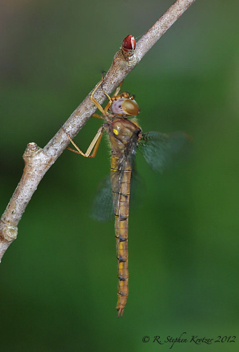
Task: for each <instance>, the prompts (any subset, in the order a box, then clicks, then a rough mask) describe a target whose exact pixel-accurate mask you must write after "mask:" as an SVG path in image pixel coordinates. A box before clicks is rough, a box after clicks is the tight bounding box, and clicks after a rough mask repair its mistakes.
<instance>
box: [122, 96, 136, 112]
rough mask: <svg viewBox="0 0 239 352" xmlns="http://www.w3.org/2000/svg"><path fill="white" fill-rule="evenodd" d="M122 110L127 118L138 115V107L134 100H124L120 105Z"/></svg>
mask: <svg viewBox="0 0 239 352" xmlns="http://www.w3.org/2000/svg"><path fill="white" fill-rule="evenodd" d="M122 109H123V110H124V111H125V113H126V114H127V115H129V116H137V115H138V114H139V106H138V104H137V103H136V101H135V100H131V99H125V100H124V101H123V103H122Z"/></svg>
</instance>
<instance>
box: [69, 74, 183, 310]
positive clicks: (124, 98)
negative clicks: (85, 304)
mask: <svg viewBox="0 0 239 352" xmlns="http://www.w3.org/2000/svg"><path fill="white" fill-rule="evenodd" d="M102 83H103V80H102V81H101V82H100V83H99V84H98V85H97V86H96V88H95V89H94V90H93V92H92V94H91V100H92V101H93V103H94V104H95V105H96V106H97V108H98V109H99V110H100V112H101V113H102V115H97V114H94V115H93V116H94V117H97V118H101V119H104V120H105V123H104V124H103V125H102V126H101V127H100V128H99V130H98V132H97V134H96V136H95V137H94V139H93V141H92V142H91V144H90V146H89V148H88V149H87V151H86V153H83V152H82V151H81V150H80V149H79V148H78V147H77V146H76V144H75V143H74V142H73V141H72V139H71V138H70V136H69V135H68V134H67V135H68V137H69V139H70V140H71V142H72V144H73V145H74V146H75V148H76V150H73V149H70V148H68V149H70V150H72V151H74V152H76V153H78V154H81V155H83V156H85V157H94V156H95V155H96V151H97V149H98V147H99V144H100V140H101V137H102V134H103V131H106V132H107V134H108V136H109V140H110V147H111V154H112V156H111V169H110V181H109V179H107V180H106V181H107V187H108V186H109V185H110V186H111V191H110V192H107V187H104V188H103V190H104V191H103V192H102V194H101V193H100V194H99V195H98V197H97V202H96V204H97V203H98V205H99V209H100V215H99V217H97V216H96V217H95V218H98V219H99V220H104V218H108V211H109V209H112V211H113V213H114V216H115V237H116V251H117V259H118V280H119V282H118V302H117V306H116V309H117V310H118V317H119V316H122V315H123V312H124V308H125V305H126V302H127V297H128V279H129V274H128V220H129V200H130V184H131V175H132V172H133V171H134V159H135V154H136V150H137V149H138V150H139V151H140V152H141V153H142V154H143V156H144V157H145V160H146V161H147V162H148V164H149V166H150V167H151V168H152V169H153V170H155V171H159V172H161V171H163V169H164V167H165V166H166V165H167V164H170V163H171V161H172V160H173V157H174V156H175V155H177V153H178V151H179V150H180V149H182V147H183V146H184V145H185V143H186V142H187V140H188V138H187V136H186V135H185V134H183V133H176V134H174V135H171V136H168V135H166V134H163V133H160V132H147V133H142V130H141V128H140V126H139V125H138V123H137V122H136V120H133V119H132V120H129V119H128V118H127V117H129V116H137V115H138V114H139V106H138V104H137V103H136V101H135V100H134V97H133V96H130V95H129V94H128V93H126V92H124V93H121V94H119V91H120V86H119V87H118V88H117V89H116V92H115V94H114V95H113V97H110V96H109V95H108V94H106V93H105V95H106V96H107V98H108V99H109V101H108V103H107V105H106V107H105V108H104V109H103V108H102V106H101V105H100V104H99V103H98V101H97V100H96V99H95V98H94V93H95V91H96V90H97V89H98V88H99V87H100V86H101V85H102ZM107 198H110V201H111V204H112V205H113V206H111V207H110V208H109V207H108V204H109V201H107ZM105 204H107V207H106V208H104V206H105ZM110 211H111V210H110Z"/></svg>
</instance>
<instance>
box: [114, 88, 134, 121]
mask: <svg viewBox="0 0 239 352" xmlns="http://www.w3.org/2000/svg"><path fill="white" fill-rule="evenodd" d="M111 111H112V113H113V114H116V115H119V116H137V115H138V114H139V106H138V104H137V103H136V101H135V100H134V97H133V96H131V97H130V96H129V94H128V93H122V94H120V95H119V96H116V97H115V99H114V100H113V101H112V104H111Z"/></svg>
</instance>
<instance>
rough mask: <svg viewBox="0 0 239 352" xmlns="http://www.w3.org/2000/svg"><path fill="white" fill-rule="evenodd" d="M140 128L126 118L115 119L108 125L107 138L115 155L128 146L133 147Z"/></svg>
mask: <svg viewBox="0 0 239 352" xmlns="http://www.w3.org/2000/svg"><path fill="white" fill-rule="evenodd" d="M140 132H141V128H140V127H139V126H138V125H137V124H136V123H135V122H133V121H130V120H127V119H126V118H116V119H115V120H114V121H113V122H112V123H111V124H110V125H109V137H110V143H111V148H112V150H114V151H115V152H116V153H117V151H120V152H121V151H123V150H125V148H126V147H129V148H130V145H131V144H132V145H135V144H136V142H137V140H138V135H139V133H140Z"/></svg>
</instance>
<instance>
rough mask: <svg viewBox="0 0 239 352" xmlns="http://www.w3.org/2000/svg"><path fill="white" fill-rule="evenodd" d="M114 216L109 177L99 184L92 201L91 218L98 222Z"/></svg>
mask: <svg viewBox="0 0 239 352" xmlns="http://www.w3.org/2000/svg"><path fill="white" fill-rule="evenodd" d="M113 216H114V208H113V198H112V189H111V180H110V176H107V177H105V178H104V179H103V180H102V182H101V183H100V184H99V187H98V189H97V192H96V195H95V198H94V200H93V204H92V209H91V217H92V218H93V219H95V220H98V221H108V220H110V219H112V218H113Z"/></svg>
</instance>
